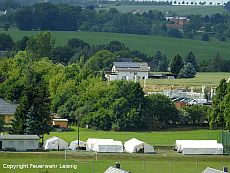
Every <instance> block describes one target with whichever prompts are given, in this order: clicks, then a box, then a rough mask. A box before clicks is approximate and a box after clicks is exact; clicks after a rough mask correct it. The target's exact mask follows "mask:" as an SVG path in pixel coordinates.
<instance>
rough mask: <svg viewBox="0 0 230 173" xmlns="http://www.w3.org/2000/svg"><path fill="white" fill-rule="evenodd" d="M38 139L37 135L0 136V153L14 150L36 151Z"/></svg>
mask: <svg viewBox="0 0 230 173" xmlns="http://www.w3.org/2000/svg"><path fill="white" fill-rule="evenodd" d="M38 147H39V137H38V136H37V135H0V151H1V150H8V149H15V150H16V151H34V150H38Z"/></svg>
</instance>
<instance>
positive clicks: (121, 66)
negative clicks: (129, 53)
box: [107, 62, 150, 81]
mask: <svg viewBox="0 0 230 173" xmlns="http://www.w3.org/2000/svg"><path fill="white" fill-rule="evenodd" d="M149 71H150V67H149V66H148V64H147V63H145V62H143V63H140V62H114V63H113V67H112V70H111V72H109V73H107V78H108V80H109V81H112V80H134V81H138V80H140V79H148V74H149Z"/></svg>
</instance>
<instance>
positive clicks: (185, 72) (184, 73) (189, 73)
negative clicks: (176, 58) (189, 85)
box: [179, 62, 196, 78]
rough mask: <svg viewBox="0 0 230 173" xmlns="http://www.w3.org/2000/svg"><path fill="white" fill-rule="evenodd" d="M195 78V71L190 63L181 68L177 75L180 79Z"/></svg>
mask: <svg viewBox="0 0 230 173" xmlns="http://www.w3.org/2000/svg"><path fill="white" fill-rule="evenodd" d="M195 76H196V69H195V68H194V66H193V65H192V64H191V63H190V62H188V63H187V64H185V65H184V67H183V68H181V70H180V73H179V77H180V78H193V77H195Z"/></svg>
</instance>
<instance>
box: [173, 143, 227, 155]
mask: <svg viewBox="0 0 230 173" xmlns="http://www.w3.org/2000/svg"><path fill="white" fill-rule="evenodd" d="M175 147H176V148H177V151H178V152H181V153H182V154H211V155H216V154H219V155H220V154H223V145H222V144H219V143H217V140H177V141H176V146H175Z"/></svg>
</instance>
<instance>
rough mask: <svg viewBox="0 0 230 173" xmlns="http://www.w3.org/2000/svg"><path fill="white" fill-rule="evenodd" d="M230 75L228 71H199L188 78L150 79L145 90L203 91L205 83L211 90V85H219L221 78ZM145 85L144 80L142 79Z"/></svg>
mask: <svg viewBox="0 0 230 173" xmlns="http://www.w3.org/2000/svg"><path fill="white" fill-rule="evenodd" d="M152 73H153V74H155V72H152ZM229 77H230V73H227V72H199V73H197V74H196V77H194V78H188V79H185V78H183V79H148V80H146V83H145V88H144V89H145V90H147V91H162V90H164V89H169V88H171V87H173V88H180V89H182V88H183V89H191V87H193V89H197V90H198V91H201V88H202V86H204V85H205V87H206V89H208V90H209V91H210V89H211V87H214V88H215V87H217V86H218V85H219V83H220V80H221V79H226V80H228V78H229ZM141 84H142V86H144V81H141Z"/></svg>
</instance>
